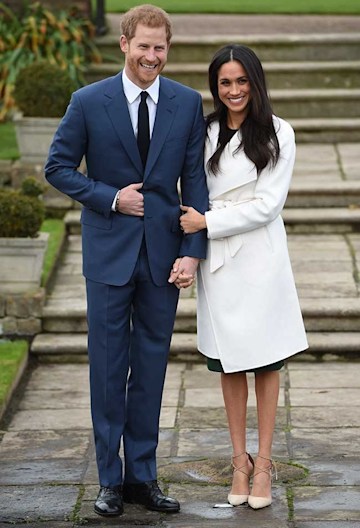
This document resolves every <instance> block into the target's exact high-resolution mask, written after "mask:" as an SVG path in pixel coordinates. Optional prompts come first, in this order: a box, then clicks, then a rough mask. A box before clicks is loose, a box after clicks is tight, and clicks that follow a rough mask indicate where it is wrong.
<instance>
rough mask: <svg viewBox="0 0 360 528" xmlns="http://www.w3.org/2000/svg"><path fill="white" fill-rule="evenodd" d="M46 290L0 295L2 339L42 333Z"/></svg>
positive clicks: (0, 335)
mask: <svg viewBox="0 0 360 528" xmlns="http://www.w3.org/2000/svg"><path fill="white" fill-rule="evenodd" d="M44 304H45V290H44V288H39V289H38V290H35V291H32V292H26V293H23V294H10V293H0V337H2V336H3V337H13V336H16V337H32V336H34V335H36V334H38V333H39V332H41V316H42V311H43V307H44Z"/></svg>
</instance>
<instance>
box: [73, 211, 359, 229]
mask: <svg viewBox="0 0 360 528" xmlns="http://www.w3.org/2000/svg"><path fill="white" fill-rule="evenodd" d="M282 217H283V218H284V221H285V222H289V223H295V222H296V223H298V222H301V223H306V224H312V223H331V224H335V223H338V222H346V223H359V222H360V208H355V207H354V208H350V207H319V208H314V207H312V208H303V207H301V208H296V207H294V208H285V209H284V211H283V213H282ZM64 222H65V225H66V226H68V227H71V226H74V225H79V223H80V211H78V210H71V211H68V212H67V213H66V215H65V217H64Z"/></svg>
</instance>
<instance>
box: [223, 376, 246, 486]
mask: <svg viewBox="0 0 360 528" xmlns="http://www.w3.org/2000/svg"><path fill="white" fill-rule="evenodd" d="M221 385H222V391H223V396H224V402H225V409H226V414H227V419H228V423H229V430H230V437H231V443H232V447H233V459H232V461H233V465H234V466H235V468H241V471H236V470H235V471H234V476H233V483H232V488H231V492H230V495H246V496H247V495H249V478H248V476H247V475H250V474H251V472H252V469H253V466H252V464H251V462H250V460H249V458H248V456H247V454H246V406H247V398H248V385H247V379H246V374H245V373H244V372H236V373H233V374H224V373H222V374H221ZM235 468H234V469H235Z"/></svg>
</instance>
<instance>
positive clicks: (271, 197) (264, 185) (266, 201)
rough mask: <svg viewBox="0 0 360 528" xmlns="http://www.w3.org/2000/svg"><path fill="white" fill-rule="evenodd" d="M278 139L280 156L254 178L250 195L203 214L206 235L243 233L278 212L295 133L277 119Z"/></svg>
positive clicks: (288, 177) (286, 188)
mask: <svg viewBox="0 0 360 528" xmlns="http://www.w3.org/2000/svg"><path fill="white" fill-rule="evenodd" d="M280 123H281V124H280V130H279V131H278V133H277V135H278V140H279V145H280V157H279V160H278V162H277V164H276V166H275V167H274V168H265V169H264V170H263V172H262V173H261V174H260V176H259V177H258V180H257V183H256V186H255V192H254V197H253V198H252V199H250V200H249V201H246V202H242V203H238V204H236V203H235V204H234V206H233V207H226V208H221V209H213V210H211V211H207V212H206V213H205V216H206V224H207V229H208V238H210V239H217V238H223V237H228V236H232V235H237V234H241V233H246V232H247V231H252V230H254V229H257V228H259V227H261V226H264V225H266V224H269V223H270V222H272V221H273V220H274V219H275V218H276V217H277V216H278V215H279V214H280V213H281V211H282V209H283V207H284V204H285V201H286V198H287V194H288V191H289V187H290V182H291V176H292V172H293V168H294V163H295V135H294V131H293V129H292V128H291V126H290V125H289V124H288V123H287V122H285V121H283V120H281V121H280Z"/></svg>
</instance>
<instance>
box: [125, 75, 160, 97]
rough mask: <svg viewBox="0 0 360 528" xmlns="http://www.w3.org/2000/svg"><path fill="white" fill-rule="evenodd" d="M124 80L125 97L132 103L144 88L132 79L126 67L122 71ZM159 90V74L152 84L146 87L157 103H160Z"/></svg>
mask: <svg viewBox="0 0 360 528" xmlns="http://www.w3.org/2000/svg"><path fill="white" fill-rule="evenodd" d="M122 82H123V87H124V93H125V97H126V99H127V101H128V103H129V104H132V103H133V102H134V101H135V99H137V98H138V97H139V95H140V93H141V92H143V91H144V90H142V88H140V87H139V86H137V85H136V84H134V83H133V82H132V81H130V79H129V77H128V76H127V75H126V73H125V69H124V70H123V72H122ZM159 90H160V80H159V76H157V77H156V79H155V81H154V82H153V83H152V85H151V86H149V87H148V88H146V91H147V93H148V94H149V95H150V97H151V99H152V100H153V101H154V103H155V104H157V103H158V100H159Z"/></svg>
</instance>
